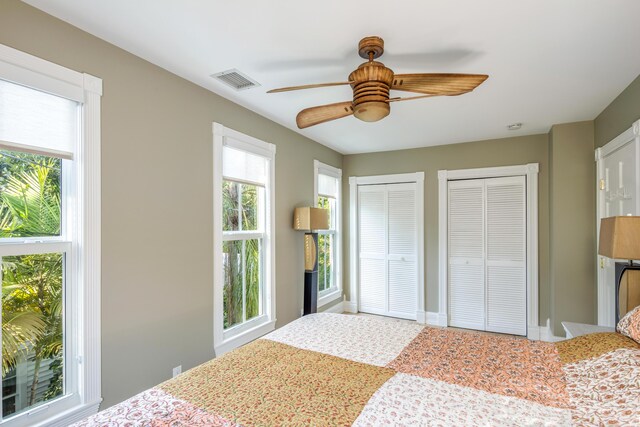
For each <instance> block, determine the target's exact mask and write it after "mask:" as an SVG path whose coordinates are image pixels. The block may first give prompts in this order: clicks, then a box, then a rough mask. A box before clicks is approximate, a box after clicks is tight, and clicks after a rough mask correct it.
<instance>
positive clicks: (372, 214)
mask: <svg viewBox="0 0 640 427" xmlns="http://www.w3.org/2000/svg"><path fill="white" fill-rule="evenodd" d="M386 211H387V200H386V188H385V186H384V185H367V186H359V187H358V215H359V221H358V223H359V228H360V230H359V240H360V242H359V243H360V245H359V246H360V266H359V267H360V268H359V272H360V274H359V276H360V277H359V282H360V311H363V312H366V313H374V314H386V308H387V307H386V306H387V304H386V300H387V289H386V287H387V283H386V280H385V278H386V277H387V268H386V259H387V257H386V250H387V248H386V241H387V218H386V216H387V215H386Z"/></svg>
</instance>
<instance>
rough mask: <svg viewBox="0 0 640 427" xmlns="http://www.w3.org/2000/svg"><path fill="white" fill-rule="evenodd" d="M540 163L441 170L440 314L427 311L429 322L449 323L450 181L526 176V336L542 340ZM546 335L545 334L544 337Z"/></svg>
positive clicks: (439, 221) (439, 202)
mask: <svg viewBox="0 0 640 427" xmlns="http://www.w3.org/2000/svg"><path fill="white" fill-rule="evenodd" d="M539 170H540V167H539V164H538V163H529V164H525V165H515V166H502V167H492V168H477V169H459V170H440V171H438V243H439V246H438V257H439V263H438V264H439V265H438V298H439V300H438V313H427V317H428V320H429V322H428V323H430V324H434V325H438V326H448V305H449V303H448V295H447V288H448V282H449V277H448V262H449V253H448V247H447V246H448V236H449V230H448V217H449V212H448V209H449V204H448V194H449V193H448V182H449V181H452V180H460V179H483V178H499V177H508V176H525V177H526V200H527V338H529V339H533V340H539V339H541V328H540V326H539V321H538V300H539V293H538V287H539V286H538V172H539ZM542 338H545V337H542Z"/></svg>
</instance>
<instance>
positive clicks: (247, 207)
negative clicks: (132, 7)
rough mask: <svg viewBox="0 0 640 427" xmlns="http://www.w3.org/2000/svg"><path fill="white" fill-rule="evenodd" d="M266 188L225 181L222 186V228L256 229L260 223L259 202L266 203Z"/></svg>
mask: <svg viewBox="0 0 640 427" xmlns="http://www.w3.org/2000/svg"><path fill="white" fill-rule="evenodd" d="M263 195H264V188H262V187H258V186H255V185H249V184H241V183H239V182H234V181H226V180H225V181H223V186H222V226H223V228H222V230H223V231H240V230H244V231H256V230H258V227H259V225H260V221H259V217H258V216H259V215H260V209H259V204H260V203H264V196H263Z"/></svg>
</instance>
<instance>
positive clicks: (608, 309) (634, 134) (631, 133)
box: [595, 120, 640, 326]
mask: <svg viewBox="0 0 640 427" xmlns="http://www.w3.org/2000/svg"><path fill="white" fill-rule="evenodd" d="M631 143H633V144H636V156H638V158H636V189H640V120H638V121H636V122H635V123H633V125H632V126H631V127H630V128H629V129H627V130H626V131H624V132H622V133H621V134H620V135H618V136H617V137H615V138H614V139H613V140H611V142H609V143H607V144H606V145H604V146H603V147H600V148H596V153H595V154H596V156H595V157H596V169H597V176H596V188H597V189H598V190H596V191H597V192H598V202H597V203H598V205H597V206H596V210H597V212H596V239H597V240H596V257H598V252H597V248H598V247H599V246H600V220H601V219H602V218H604V217H605V216H606V212H605V192H604V191H601V187H600V180H603V179H605V168H604V159H605V157H607V156H608V155H610V154H612V153H613V152H615V151H617V150H619V149H620V148H622V147H624V146H625V145H627V144H631ZM636 191H638V190H636ZM636 212H640V197H636ZM601 262H606V261H599V262H598V263H597V264H598V279H597V280H598V286H597V287H598V325H601V326H615V325H613V324H611V321H610V319H614V318H615V316H614V310H615V304H614V302H613V301H611V298H610V295H607V292H606V286H605V279H604V272H605V269H603V268H601Z"/></svg>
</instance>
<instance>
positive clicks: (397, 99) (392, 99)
mask: <svg viewBox="0 0 640 427" xmlns="http://www.w3.org/2000/svg"><path fill="white" fill-rule="evenodd" d="M434 96H441V95H420V96H409V97H407V98H400V97H398V98H389V99H387V102H400V101H411V100H412V99H421V98H433V97H434Z"/></svg>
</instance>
